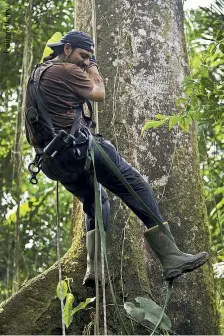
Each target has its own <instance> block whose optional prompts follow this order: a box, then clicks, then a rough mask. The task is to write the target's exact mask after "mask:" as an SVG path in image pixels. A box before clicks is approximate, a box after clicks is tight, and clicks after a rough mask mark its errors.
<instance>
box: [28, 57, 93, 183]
mask: <svg viewBox="0 0 224 336" xmlns="http://www.w3.org/2000/svg"><path fill="white" fill-rule="evenodd" d="M53 64H54V63H53V62H48V64H47V65H45V67H44V69H43V70H41V66H40V65H37V66H36V67H35V69H34V71H33V73H32V75H31V83H32V82H33V85H32V89H33V93H34V95H35V101H36V103H37V107H38V111H37V109H35V108H34V107H33V106H32V107H30V109H28V112H27V113H28V117H29V114H31V117H32V118H30V119H31V120H30V122H31V123H32V124H34V122H33V120H34V121H35V123H36V124H37V123H38V121H39V119H41V121H40V123H41V124H42V125H43V126H44V127H45V128H46V129H47V130H48V133H49V134H50V138H51V141H50V142H49V141H48V142H49V143H48V144H47V145H46V146H44V147H43V139H41V141H42V143H41V144H42V146H41V147H35V151H36V156H35V158H34V160H33V161H32V162H31V163H30V164H29V166H28V170H29V172H30V173H31V178H30V182H31V183H32V184H37V183H38V180H37V175H38V173H39V172H40V170H41V164H42V162H43V160H45V159H53V158H54V157H55V155H56V154H58V153H59V152H60V151H61V150H62V149H63V148H65V147H70V148H72V149H73V151H72V155H73V156H74V158H75V159H76V160H80V159H81V158H83V153H81V150H80V147H79V139H80V138H82V140H83V142H82V143H85V142H88V148H87V152H89V149H90V146H91V141H88V137H89V134H90V131H89V129H88V127H90V125H91V122H92V118H93V109H92V105H91V103H90V101H88V100H86V101H85V102H84V103H86V104H87V107H88V110H89V112H90V116H86V115H85V113H84V108H83V105H84V103H82V104H80V105H78V106H77V107H76V108H75V110H76V113H75V118H74V120H73V123H72V127H71V130H70V133H67V132H66V131H64V130H59V131H58V132H56V131H55V129H54V126H53V122H52V119H51V116H50V114H49V112H48V108H47V106H46V105H45V103H44V101H43V98H42V96H41V94H40V89H39V81H40V77H41V75H42V74H43V72H44V71H45V70H46V69H48V68H49V67H51V66H52V65H53ZM35 110H36V116H35ZM38 112H39V113H38ZM81 117H82V118H83V119H84V121H85V123H86V125H87V127H86V126H83V125H79V120H80V118H81ZM33 127H34V125H33ZM76 136H77V137H78V144H77V138H76ZM90 164H91V160H90V156H89V155H87V156H86V161H85V165H84V170H86V171H87V170H88V169H89V167H90Z"/></svg>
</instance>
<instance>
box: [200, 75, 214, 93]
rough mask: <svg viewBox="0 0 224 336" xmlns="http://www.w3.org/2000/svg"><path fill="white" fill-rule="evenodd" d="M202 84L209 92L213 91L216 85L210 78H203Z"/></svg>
mask: <svg viewBox="0 0 224 336" xmlns="http://www.w3.org/2000/svg"><path fill="white" fill-rule="evenodd" d="M201 84H202V86H203V87H205V88H206V89H208V90H211V91H212V90H213V88H214V83H213V82H212V81H211V80H210V79H209V78H208V77H202V78H201Z"/></svg>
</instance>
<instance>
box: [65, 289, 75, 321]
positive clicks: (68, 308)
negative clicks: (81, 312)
mask: <svg viewBox="0 0 224 336" xmlns="http://www.w3.org/2000/svg"><path fill="white" fill-rule="evenodd" d="M73 302H74V296H73V295H72V294H71V293H68V294H67V295H66V302H65V306H64V322H65V325H66V327H67V328H68V327H69V326H70V324H71V323H72V320H73V317H72V315H73V314H72V305H73Z"/></svg>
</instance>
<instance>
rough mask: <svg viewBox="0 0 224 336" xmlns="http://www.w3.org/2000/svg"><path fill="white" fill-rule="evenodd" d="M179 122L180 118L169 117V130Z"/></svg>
mask: <svg viewBox="0 0 224 336" xmlns="http://www.w3.org/2000/svg"><path fill="white" fill-rule="evenodd" d="M179 121H180V117H179V116H170V117H169V130H171V129H172V128H173V127H174V126H175V125H176V124H177V123H178V122H179Z"/></svg>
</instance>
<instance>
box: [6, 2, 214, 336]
mask: <svg viewBox="0 0 224 336" xmlns="http://www.w3.org/2000/svg"><path fill="white" fill-rule="evenodd" d="M95 10H96V14H97V24H96V26H97V35H98V60H99V65H100V70H101V72H102V74H103V76H104V78H105V81H106V85H107V97H106V101H105V103H104V104H102V105H101V106H100V115H99V119H100V131H101V133H103V134H104V135H105V136H107V137H108V138H110V139H111V140H113V142H114V143H115V145H116V146H117V147H118V149H119V151H120V152H121V153H122V155H123V156H124V157H125V158H126V159H127V160H128V161H129V162H131V163H132V164H133V165H134V166H135V167H136V168H137V169H138V170H139V171H140V172H141V173H142V175H143V176H144V177H145V178H146V179H148V180H149V181H150V182H151V183H152V184H153V186H154V188H155V193H156V196H157V198H158V201H159V205H160V207H161V210H162V213H163V215H164V218H165V219H166V220H168V221H169V223H170V226H171V229H172V231H173V233H174V235H175V238H176V241H177V243H178V245H179V246H180V248H181V249H183V250H185V251H189V252H190V251H191V252H196V251H200V250H209V236H208V228H207V217H206V210H205V207H204V202H203V199H202V186H201V179H200V173H199V163H198V157H197V141H196V136H195V132H194V130H193V129H192V130H191V132H190V133H189V134H183V133H182V132H180V130H179V129H178V128H175V130H174V131H172V132H169V131H168V129H167V128H166V127H163V128H160V129H157V130H153V131H151V132H147V133H145V134H144V136H143V137H142V138H140V130H141V127H142V126H143V124H144V122H145V120H146V119H152V118H153V117H154V115H155V114H157V113H163V114H167V115H168V114H175V113H177V108H176V105H175V101H176V98H177V97H178V96H179V95H180V94H181V83H182V80H183V78H184V75H185V73H186V71H187V61H186V50H185V42H184V34H183V9H182V1H181V0H169V1H159V0H158V1H143V0H140V1H138V2H135V1H134V0H132V1H128V0H125V1H119V0H115V1H112V2H108V1H102V0H97V1H96V8H95ZM77 16H78V18H79V24H78V28H79V29H81V30H86V31H89V32H91V29H90V22H91V1H90V0H83V1H79V2H78V8H77ZM111 203H112V217H111V227H110V230H109V233H108V237H107V240H108V256H109V266H110V270H111V274H112V275H113V283H114V287H115V288H116V297H117V301H118V304H120V305H122V304H123V302H124V301H132V302H134V298H135V297H136V296H145V297H149V296H150V295H151V291H152V293H153V296H154V297H156V298H157V300H158V302H159V303H160V304H162V302H163V301H164V295H165V294H164V286H165V284H164V283H163V282H162V277H161V269H160V267H159V264H158V261H157V260H156V258H155V256H154V255H153V254H152V252H151V250H150V249H148V248H147V251H146V249H144V248H142V247H143V246H144V241H143V239H142V231H143V227H142V226H141V225H140V223H139V221H138V219H136V218H135V217H134V216H133V214H132V213H131V212H130V211H129V210H128V209H127V208H126V207H125V206H124V204H123V203H122V202H121V201H120V200H118V199H117V198H116V197H113V196H112V197H111ZM81 222H82V221H81V219H80V220H77V221H76V225H77V226H76V229H75V230H74V231H75V235H74V241H73V246H72V248H71V249H70V250H69V251H68V252H67V254H66V255H65V256H64V258H63V260H62V266H63V277H65V276H67V277H72V278H73V279H74V282H73V286H72V290H73V292H74V295H75V296H76V298H77V301H80V300H83V299H85V298H86V297H90V296H93V295H94V291H92V290H90V289H85V288H83V287H82V285H81V284H82V277H83V275H84V272H85V248H84V246H85V242H84V237H83V226H82V223H81ZM146 260H147V263H146V262H145V261H146ZM146 264H147V267H146ZM57 281H58V280H57V265H54V266H52V267H51V268H50V269H49V270H48V271H46V272H45V273H43V274H42V275H40V276H38V277H37V278H35V279H32V280H30V281H29V282H28V283H27V284H26V285H25V286H24V287H22V288H21V289H20V290H19V292H18V294H16V295H14V296H13V297H12V298H10V299H9V300H8V301H7V302H5V303H4V304H3V305H2V308H3V311H2V313H1V314H0V332H1V333H3V334H19V333H23V334H57V333H59V332H61V326H60V320H61V319H60V304H59V300H58V299H55V288H56V285H57ZM111 303H112V301H111V296H110V293H109V290H108V288H107V308H108V321H107V322H108V330H109V331H110V333H114V334H118V333H119V332H120V331H121V327H120V326H119V324H118V322H117V320H116V315H115V314H114V308H113V306H111V305H110V304H111ZM121 309H122V308H121ZM88 315H89V314H88V313H87V312H82V313H79V314H77V316H76V317H75V319H74V322H73V323H72V325H71V327H70V329H69V330H68V332H67V334H81V333H82V331H83V329H84V326H85V325H86V324H88V322H89V319H88ZM168 315H170V317H171V320H172V322H173V327H172V329H173V330H174V331H175V332H176V333H179V334H181V335H187V334H188V335H189V334H210V335H214V334H219V330H218V317H217V310H216V304H215V290H214V279H213V274H212V267H211V260H210V262H209V263H208V264H207V265H205V266H203V267H202V268H201V269H199V270H197V271H195V272H193V273H190V274H187V275H185V276H182V277H181V278H180V279H178V280H176V281H175V282H174V292H173V295H172V297H171V300H170V303H169V307H168ZM126 324H127V325H128V326H130V321H127V320H126ZM132 332H133V333H134V334H147V333H148V331H147V330H146V329H144V328H143V327H138V326H136V325H134V331H133V330H132Z"/></svg>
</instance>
